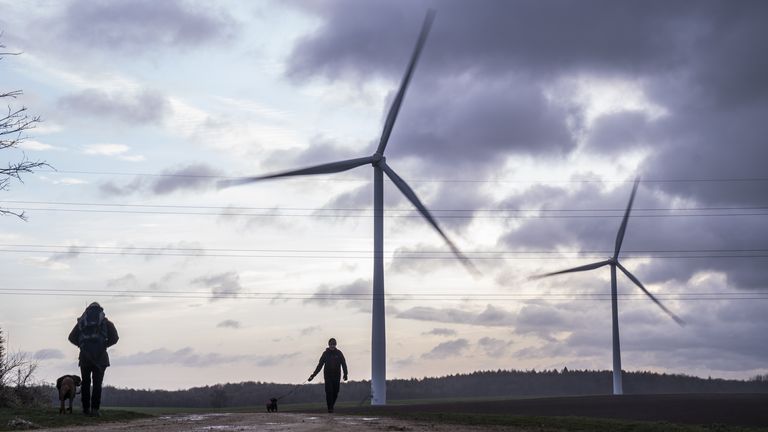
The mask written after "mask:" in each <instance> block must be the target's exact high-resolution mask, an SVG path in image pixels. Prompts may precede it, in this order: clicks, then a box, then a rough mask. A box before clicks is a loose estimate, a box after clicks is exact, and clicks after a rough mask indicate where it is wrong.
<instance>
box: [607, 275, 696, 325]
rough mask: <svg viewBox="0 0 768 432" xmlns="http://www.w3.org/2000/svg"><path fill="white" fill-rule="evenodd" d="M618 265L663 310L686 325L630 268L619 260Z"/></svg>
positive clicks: (679, 322)
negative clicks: (625, 266)
mask: <svg viewBox="0 0 768 432" xmlns="http://www.w3.org/2000/svg"><path fill="white" fill-rule="evenodd" d="M616 267H618V268H619V270H621V272H622V273H624V274H625V275H627V277H628V278H629V279H630V280H631V281H632V282H634V283H635V285H637V286H638V287H640V289H641V290H643V292H644V293H645V295H647V296H648V297H650V298H651V300H653V302H654V303H656V305H657V306H659V307H660V308H661V310H663V311H664V312H666V313H667V315H669V316H670V317H671V318H672V319H673V320H675V322H676V323H678V324H679V325H681V326H684V325H685V321H683V320H682V319H681V318H680V317H678V316H677V315H675V314H674V313H672V311H671V310H669V309H667V307H666V306H664V305H663V304H662V303H661V302H660V301H659V299H657V298H656V297H654V296H653V294H651V293H650V291H648V290H647V289H646V288H645V286H643V284H642V283H641V282H640V280H639V279H638V278H636V277H635V275H633V274H632V273H630V272H629V270H627V269H626V268H624V266H623V265H621V264H620V263H618V262H617V263H616Z"/></svg>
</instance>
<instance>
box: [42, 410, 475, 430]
mask: <svg viewBox="0 0 768 432" xmlns="http://www.w3.org/2000/svg"><path fill="white" fill-rule="evenodd" d="M39 430H47V431H52V432H53V431H55V432H84V431H141V432H155V431H158V432H160V431H163V432H177V431H178V432H180V431H274V432H282V431H291V432H325V431H328V432H331V431H333V432H369V431H370V432H373V431H376V432H380V431H409V432H426V431H429V432H458V431H460V430H461V431H478V432H479V431H483V430H488V429H483V428H473V427H471V426H470V427H467V426H461V427H457V426H451V425H442V424H428V423H424V422H411V421H401V420H395V419H390V418H384V417H361V416H345V415H327V414H323V415H313V414H298V413H279V414H267V413H264V414H255V413H247V414H243V413H231V414H200V415H197V414H192V415H174V416H162V417H156V418H152V419H146V420H137V421H132V422H124V423H101V424H99V425H97V426H89V427H83V426H78V427H72V428H56V429H39Z"/></svg>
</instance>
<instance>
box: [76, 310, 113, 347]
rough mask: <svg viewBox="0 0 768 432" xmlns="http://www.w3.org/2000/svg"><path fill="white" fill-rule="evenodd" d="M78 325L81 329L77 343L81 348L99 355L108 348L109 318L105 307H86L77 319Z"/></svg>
mask: <svg viewBox="0 0 768 432" xmlns="http://www.w3.org/2000/svg"><path fill="white" fill-rule="evenodd" d="M77 326H78V328H79V329H80V336H79V337H78V340H77V343H78V345H79V346H80V349H81V350H84V351H86V352H88V353H89V354H92V355H98V354H99V353H101V352H103V351H104V350H105V349H106V348H107V338H108V336H107V319H106V317H105V316H104V310H103V309H101V308H98V307H93V308H88V309H86V310H85V312H83V315H81V316H80V318H79V319H78V320H77Z"/></svg>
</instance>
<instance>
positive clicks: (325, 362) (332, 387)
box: [307, 338, 348, 413]
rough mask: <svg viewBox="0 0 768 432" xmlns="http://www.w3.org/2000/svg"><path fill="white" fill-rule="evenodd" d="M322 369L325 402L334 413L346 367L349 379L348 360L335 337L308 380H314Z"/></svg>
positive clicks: (330, 411) (345, 376)
mask: <svg viewBox="0 0 768 432" xmlns="http://www.w3.org/2000/svg"><path fill="white" fill-rule="evenodd" d="M320 369H323V378H324V379H325V402H326V404H327V405H328V412H329V413H332V412H333V406H334V405H335V404H336V399H337V398H338V397H339V389H340V388H341V370H342V369H344V381H346V380H347V375H348V372H347V361H346V360H345V359H344V354H342V352H341V350H339V349H338V348H336V339H334V338H330V339H329V340H328V348H326V349H325V352H323V355H322V356H320V361H319V362H318V363H317V367H316V368H315V371H314V372H312V375H310V376H309V378H308V379H307V381H312V380H313V379H314V378H315V376H316V375H317V374H318V373H320Z"/></svg>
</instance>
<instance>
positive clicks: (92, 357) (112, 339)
mask: <svg viewBox="0 0 768 432" xmlns="http://www.w3.org/2000/svg"><path fill="white" fill-rule="evenodd" d="M104 323H105V324H106V326H107V341H106V346H105V347H104V349H103V350H102V351H101V352H99V353H95V354H90V353H87V352H84V351H83V350H82V349H81V350H80V356H79V357H78V360H79V361H80V363H79V365H80V366H82V364H83V363H84V362H87V363H90V364H94V365H96V366H99V367H101V368H106V367H108V366H109V354H107V348H109V347H111V346H112V345H114V344H116V343H117V341H118V339H120V337H119V336H118V335H117V329H116V328H115V325H114V324H112V321H110V320H108V319H107V318H104ZM67 339H69V341H70V342H72V344H73V345H75V346H76V347H78V348H80V342H79V341H80V326H79V325H78V324H77V323H75V327H74V328H73V329H72V331H71V332H69V337H68V338H67Z"/></svg>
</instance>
